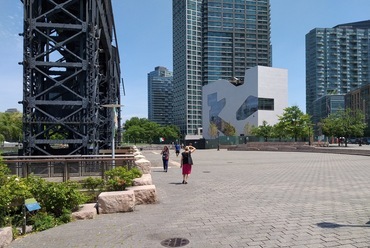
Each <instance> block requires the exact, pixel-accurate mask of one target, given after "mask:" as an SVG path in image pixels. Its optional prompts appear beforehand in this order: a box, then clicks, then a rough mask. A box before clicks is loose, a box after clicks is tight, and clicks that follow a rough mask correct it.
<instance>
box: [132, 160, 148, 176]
mask: <svg viewBox="0 0 370 248" xmlns="http://www.w3.org/2000/svg"><path fill="white" fill-rule="evenodd" d="M134 164H135V167H136V168H138V169H139V170H140V171H141V172H142V173H143V174H150V172H151V169H150V167H151V163H150V161H149V160H146V159H144V158H142V159H138V160H136V161H134Z"/></svg>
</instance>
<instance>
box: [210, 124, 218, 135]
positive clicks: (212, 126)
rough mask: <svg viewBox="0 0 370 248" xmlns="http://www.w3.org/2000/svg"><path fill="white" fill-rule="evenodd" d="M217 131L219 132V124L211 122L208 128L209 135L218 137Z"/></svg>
mask: <svg viewBox="0 0 370 248" xmlns="http://www.w3.org/2000/svg"><path fill="white" fill-rule="evenodd" d="M217 132H218V128H217V125H216V124H215V123H214V122H211V123H210V124H209V128H208V134H209V136H211V138H216V137H217Z"/></svg>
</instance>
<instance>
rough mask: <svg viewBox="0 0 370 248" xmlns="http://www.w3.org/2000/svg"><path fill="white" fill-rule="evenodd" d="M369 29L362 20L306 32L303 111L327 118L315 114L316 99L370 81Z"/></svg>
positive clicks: (339, 93)
mask: <svg viewBox="0 0 370 248" xmlns="http://www.w3.org/2000/svg"><path fill="white" fill-rule="evenodd" d="M369 30H370V21H361V22H354V23H346V24H340V25H337V26H335V27H333V28H315V29H313V30H311V31H310V32H309V33H308V34H307V35H306V112H307V113H308V114H310V115H312V116H313V121H314V122H318V121H320V119H321V118H325V117H326V116H320V115H318V114H317V113H316V111H315V109H316V108H315V106H314V104H315V101H316V100H317V99H319V98H321V97H323V96H326V95H345V94H347V93H348V92H350V91H351V90H353V89H355V88H358V87H360V86H362V85H365V84H368V83H369V69H370V66H369V55H370V53H369V48H370V46H369V42H370V36H369ZM342 101H343V103H344V97H343V100H342ZM316 102H317V101H316ZM317 103H318V102H317Z"/></svg>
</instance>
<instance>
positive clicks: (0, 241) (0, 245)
mask: <svg viewBox="0 0 370 248" xmlns="http://www.w3.org/2000/svg"><path fill="white" fill-rule="evenodd" d="M12 241H13V230H12V228H11V227H4V228H0V248H4V247H6V246H7V245H9V244H10V243H11V242H12Z"/></svg>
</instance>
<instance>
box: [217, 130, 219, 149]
mask: <svg viewBox="0 0 370 248" xmlns="http://www.w3.org/2000/svg"><path fill="white" fill-rule="evenodd" d="M219 150H220V131H217V151H219Z"/></svg>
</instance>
